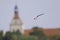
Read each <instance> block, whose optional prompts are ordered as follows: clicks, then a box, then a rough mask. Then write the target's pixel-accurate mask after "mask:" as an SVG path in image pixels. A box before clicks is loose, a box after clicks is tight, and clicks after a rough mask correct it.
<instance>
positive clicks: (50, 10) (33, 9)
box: [0, 0, 60, 30]
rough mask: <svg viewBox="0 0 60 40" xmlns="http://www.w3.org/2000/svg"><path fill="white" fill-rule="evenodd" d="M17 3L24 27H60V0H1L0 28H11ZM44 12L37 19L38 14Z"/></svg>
mask: <svg viewBox="0 0 60 40" xmlns="http://www.w3.org/2000/svg"><path fill="white" fill-rule="evenodd" d="M15 4H17V6H18V10H19V16H20V17H21V19H22V21H23V23H24V25H25V26H24V28H25V29H30V28H32V27H33V26H36V25H38V26H39V27H41V28H60V0H17V1H16V0H0V30H9V28H10V23H11V21H12V19H13V16H14V6H15ZM41 13H44V14H45V15H43V16H41V17H39V18H38V19H37V20H36V21H37V23H38V24H36V21H34V20H33V18H34V17H36V16H37V15H39V14H41Z"/></svg>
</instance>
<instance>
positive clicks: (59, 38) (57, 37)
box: [49, 35, 60, 40]
mask: <svg viewBox="0 0 60 40" xmlns="http://www.w3.org/2000/svg"><path fill="white" fill-rule="evenodd" d="M49 39H51V40H60V36H57V35H54V36H50V37H49Z"/></svg>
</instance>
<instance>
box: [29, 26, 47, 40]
mask: <svg viewBox="0 0 60 40" xmlns="http://www.w3.org/2000/svg"><path fill="white" fill-rule="evenodd" d="M30 35H33V36H37V37H38V40H46V39H47V38H46V36H45V34H44V33H43V31H42V30H40V28H38V27H34V28H33V32H31V33H30Z"/></svg>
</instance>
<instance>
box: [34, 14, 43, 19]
mask: <svg viewBox="0 0 60 40" xmlns="http://www.w3.org/2000/svg"><path fill="white" fill-rule="evenodd" d="M42 15H44V14H39V15H37V16H36V17H35V18H34V20H35V19H37V18H38V17H39V16H42Z"/></svg>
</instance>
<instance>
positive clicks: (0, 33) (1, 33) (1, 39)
mask: <svg viewBox="0 0 60 40" xmlns="http://www.w3.org/2000/svg"><path fill="white" fill-rule="evenodd" d="M0 40H3V31H0Z"/></svg>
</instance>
